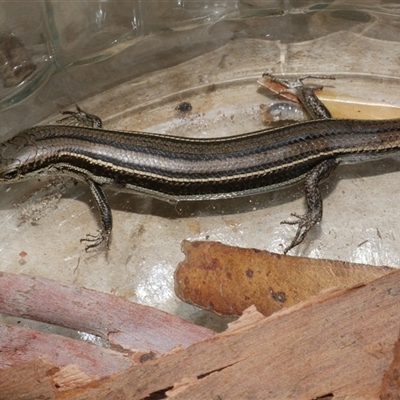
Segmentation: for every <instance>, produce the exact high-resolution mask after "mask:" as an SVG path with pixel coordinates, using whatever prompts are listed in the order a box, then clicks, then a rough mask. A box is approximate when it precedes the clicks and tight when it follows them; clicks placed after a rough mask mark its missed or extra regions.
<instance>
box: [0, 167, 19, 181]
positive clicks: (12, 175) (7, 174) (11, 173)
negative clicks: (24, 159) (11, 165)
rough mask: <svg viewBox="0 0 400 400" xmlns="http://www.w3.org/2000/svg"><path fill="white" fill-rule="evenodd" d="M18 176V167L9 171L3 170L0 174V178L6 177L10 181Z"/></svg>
mask: <svg viewBox="0 0 400 400" xmlns="http://www.w3.org/2000/svg"><path fill="white" fill-rule="evenodd" d="M17 177H18V170H17V169H10V170H8V171H5V172H3V173H2V174H1V175H0V179H4V180H6V181H10V180H12V179H15V178H17Z"/></svg>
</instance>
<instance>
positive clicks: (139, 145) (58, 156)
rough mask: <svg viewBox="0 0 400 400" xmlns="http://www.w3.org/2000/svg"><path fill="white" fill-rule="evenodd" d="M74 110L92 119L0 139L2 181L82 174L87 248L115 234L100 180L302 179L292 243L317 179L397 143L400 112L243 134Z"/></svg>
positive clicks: (215, 191) (303, 226)
mask: <svg viewBox="0 0 400 400" xmlns="http://www.w3.org/2000/svg"><path fill="white" fill-rule="evenodd" d="M289 86H290V85H289ZM299 88H300V89H299ZM299 88H297V89H296V87H295V88H294V90H302V89H301V85H300V86H299ZM290 90H293V88H290ZM314 100H315V99H314V98H313V97H312V96H311V102H313V101H314ZM306 102H307V101H306ZM321 104H322V103H321ZM319 106H320V105H319V104H317V108H318V107H319ZM324 108H325V107H324ZM70 118H78V119H79V118H83V119H85V118H86V119H89V120H91V121H92V123H91V124H92V126H94V127H79V126H63V125H47V126H35V127H33V128H30V129H26V130H24V131H22V132H20V133H19V134H17V135H16V136H15V137H13V138H12V139H10V140H8V141H6V142H3V143H2V144H1V145H0V182H3V183H11V182H16V181H19V180H21V179H28V178H39V177H41V176H43V175H49V174H55V175H62V174H67V175H72V176H74V177H76V178H78V179H80V180H83V181H84V182H86V183H87V184H88V185H89V187H90V189H91V192H92V194H93V197H94V199H95V202H96V204H97V206H98V208H99V210H100V215H101V226H102V229H101V231H100V233H99V234H98V235H88V237H86V238H84V239H82V240H84V241H88V242H89V243H90V244H88V246H87V247H86V249H89V248H91V247H96V246H98V245H100V244H101V243H103V242H105V243H106V245H107V246H108V243H109V238H110V234H111V230H112V214H111V210H110V208H109V206H108V203H107V200H106V197H105V195H104V193H103V190H102V187H103V186H104V185H110V186H112V187H114V188H116V189H118V190H121V189H123V190H128V191H129V190H132V191H135V192H141V193H145V194H148V195H150V196H155V197H159V198H161V199H165V200H169V199H175V200H181V199H216V198H227V197H233V196H239V195H249V194H252V193H257V192H262V191H266V190H271V189H276V188H278V187H281V186H287V185H290V184H293V183H295V182H298V181H300V180H304V181H305V197H306V203H307V212H306V214H305V215H303V216H300V215H297V214H293V215H294V216H295V217H296V219H295V220H293V221H284V223H290V224H294V225H297V232H296V235H295V237H294V239H293V240H292V242H291V243H290V244H289V246H287V247H286V249H285V250H284V252H285V253H287V252H288V251H289V250H290V249H292V248H293V247H295V246H297V245H298V244H299V243H301V242H302V241H303V239H304V238H305V236H306V234H307V232H308V231H309V230H310V229H311V228H312V227H313V226H314V225H315V224H316V223H317V222H319V221H320V220H321V218H322V197H321V192H320V189H319V182H320V181H321V180H322V179H324V178H327V177H328V176H329V175H330V174H331V173H332V171H333V170H334V169H335V168H336V166H337V165H338V164H339V163H342V162H343V163H353V162H362V161H365V160H370V159H371V158H376V157H387V156H388V155H390V154H392V153H394V152H398V151H399V150H400V119H391V120H355V119H331V118H330V115H329V114H328V115H327V116H323V117H322V119H318V120H312V121H306V122H300V123H295V124H292V125H288V126H284V127H278V128H274V129H262V130H259V131H256V132H251V133H246V134H242V135H237V136H231V137H224V138H216V139H215V138H213V139H190V138H182V137H175V136H168V135H162V134H154V133H144V132H136V131H133V132H122V131H111V130H105V129H101V120H100V119H98V118H96V117H95V116H92V115H89V114H85V113H83V112H82V111H81V110H78V113H71V115H70Z"/></svg>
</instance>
